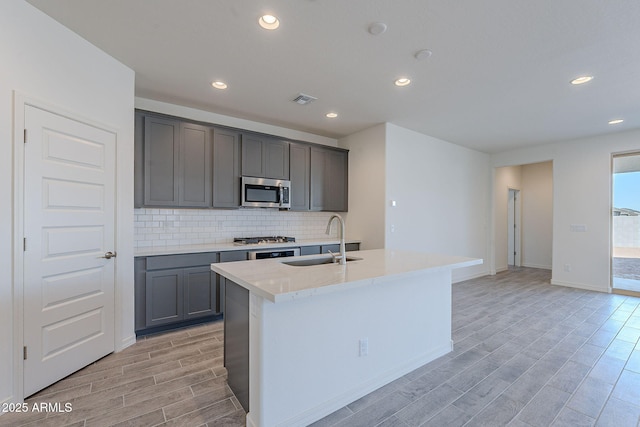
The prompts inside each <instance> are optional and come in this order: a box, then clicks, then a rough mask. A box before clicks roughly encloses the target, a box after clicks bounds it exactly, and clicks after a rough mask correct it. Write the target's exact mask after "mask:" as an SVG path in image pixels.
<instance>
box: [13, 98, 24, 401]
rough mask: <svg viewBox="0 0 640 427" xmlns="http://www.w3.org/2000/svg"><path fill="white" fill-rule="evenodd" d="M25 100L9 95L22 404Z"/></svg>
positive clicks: (16, 348) (16, 357)
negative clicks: (11, 116) (11, 106)
mask: <svg viewBox="0 0 640 427" xmlns="http://www.w3.org/2000/svg"><path fill="white" fill-rule="evenodd" d="M26 105H27V98H26V97H25V96H23V95H22V94H20V93H18V92H16V91H14V92H13V200H12V204H13V218H12V221H13V236H12V248H13V251H12V253H13V274H12V290H13V397H12V400H13V401H14V402H16V403H22V402H24V381H23V369H24V361H23V359H22V354H21V353H22V348H23V346H24V323H23V320H24V314H23V307H24V289H23V283H24V269H23V268H22V266H23V265H24V251H23V250H22V247H21V246H22V245H20V243H21V240H23V236H24V212H23V211H24V209H23V207H24V109H25V106H26Z"/></svg>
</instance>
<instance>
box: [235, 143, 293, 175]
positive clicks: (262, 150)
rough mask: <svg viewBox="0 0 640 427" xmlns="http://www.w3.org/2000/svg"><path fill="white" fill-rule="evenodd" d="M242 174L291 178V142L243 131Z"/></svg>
mask: <svg viewBox="0 0 640 427" xmlns="http://www.w3.org/2000/svg"><path fill="white" fill-rule="evenodd" d="M242 175H244V176H255V177H259V178H273V179H289V143H288V142H287V141H280V140H277V139H274V138H269V137H265V136H262V135H254V134H251V133H243V134H242Z"/></svg>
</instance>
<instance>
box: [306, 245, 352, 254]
mask: <svg viewBox="0 0 640 427" xmlns="http://www.w3.org/2000/svg"><path fill="white" fill-rule="evenodd" d="M344 248H345V250H346V251H347V252H349V251H359V250H360V243H346V244H345V245H344ZM329 251H331V252H333V253H334V254H335V253H338V252H339V251H340V245H322V246H302V247H301V248H300V255H317V254H326V253H329Z"/></svg>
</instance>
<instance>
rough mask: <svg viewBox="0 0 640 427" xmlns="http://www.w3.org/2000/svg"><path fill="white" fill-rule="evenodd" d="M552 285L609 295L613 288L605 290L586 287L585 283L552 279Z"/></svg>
mask: <svg viewBox="0 0 640 427" xmlns="http://www.w3.org/2000/svg"><path fill="white" fill-rule="evenodd" d="M551 284H552V285H556V286H566V287H568V288H577V289H584V290H585V291H595V292H603V293H607V294H610V293H611V288H607V289H603V288H598V287H595V286H591V285H585V284H584V283H572V282H562V281H560V280H553V279H552V280H551Z"/></svg>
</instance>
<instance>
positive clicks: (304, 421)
mask: <svg viewBox="0 0 640 427" xmlns="http://www.w3.org/2000/svg"><path fill="white" fill-rule="evenodd" d="M452 349H453V341H451V342H448V343H447V344H445V345H442V346H440V347H438V348H437V349H435V350H433V351H431V352H429V353H426V354H423V355H422V356H419V357H417V358H415V359H413V360H411V361H409V362H407V363H405V364H403V365H402V366H398V367H396V368H394V369H391V370H389V371H387V372H386V373H384V374H382V375H379V376H377V377H375V378H373V379H369V380H368V381H365V382H363V383H362V384H360V385H358V386H357V387H355V388H352V389H351V390H348V391H346V392H343V393H340V394H338V395H336V396H334V397H332V398H330V399H329V400H327V401H326V402H325V403H323V404H321V405H318V406H316V407H315V408H311V409H309V410H307V411H305V412H303V413H301V414H298V415H296V416H295V417H293V418H290V419H288V420H286V421H285V422H283V423H281V424H279V425H280V426H282V427H295V426H306V425H309V424H311V423H313V422H315V421H317V420H319V419H321V418H323V417H325V416H327V415H329V414H331V413H333V412H335V411H337V410H338V409H340V408H342V407H344V406H346V405H348V404H349V403H351V402H354V401H356V400H358V399H360V398H361V397H362V396H366V395H367V394H369V393H371V392H372V391H374V390H377V389H379V388H380V387H382V386H383V385H386V384H388V383H390V382H391V381H393V380H396V379H398V378H400V377H402V376H403V375H406V374H408V373H409V372H411V371H413V370H415V369H417V368H419V367H421V366H423V365H425V364H427V363H429V362H431V361H433V360H435V359H437V358H438V357H441V356H444V355H445V354H448V353H450V352H451V350H452ZM247 426H250V427H257V426H256V424H255V422H254V421H253V420H252V419H251V412H249V413H248V414H247Z"/></svg>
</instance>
